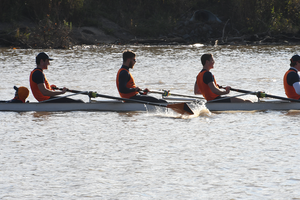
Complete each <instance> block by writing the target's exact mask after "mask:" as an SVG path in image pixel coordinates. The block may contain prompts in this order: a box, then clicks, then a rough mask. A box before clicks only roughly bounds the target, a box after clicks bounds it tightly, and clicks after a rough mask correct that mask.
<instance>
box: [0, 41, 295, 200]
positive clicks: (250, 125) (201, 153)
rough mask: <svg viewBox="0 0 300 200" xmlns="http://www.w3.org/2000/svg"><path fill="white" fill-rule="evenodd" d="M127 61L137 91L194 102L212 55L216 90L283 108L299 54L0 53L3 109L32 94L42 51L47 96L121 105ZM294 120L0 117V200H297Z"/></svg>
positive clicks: (165, 50)
mask: <svg viewBox="0 0 300 200" xmlns="http://www.w3.org/2000/svg"><path fill="white" fill-rule="evenodd" d="M125 49H131V50H133V51H135V52H136V53H137V63H136V65H135V67H134V69H133V70H131V72H132V74H133V76H134V78H135V81H136V83H137V85H138V86H139V87H141V88H149V89H152V90H159V89H168V90H171V92H174V93H183V94H193V86H194V82H195V79H196V76H197V74H198V72H199V71H200V69H201V62H200V56H201V55H202V54H203V53H208V52H209V53H213V55H214V58H215V62H216V63H215V68H214V69H213V70H212V72H213V74H214V75H215V78H216V80H217V83H218V84H220V85H224V86H226V85H230V86H232V87H235V88H239V89H245V90H251V91H258V90H262V91H265V92H268V93H271V94H274V95H278V96H284V91H283V84H282V77H283V75H284V73H285V71H286V70H287V69H288V68H289V59H290V58H291V56H292V55H293V54H295V53H299V50H300V47H299V46H216V47H213V46H210V47H207V46H202V45H191V46H112V47H108V46H107V47H91V46H83V47H77V48H74V49H71V50H52V49H45V50H23V49H1V50H0V69H1V72H0V73H1V85H0V98H1V99H2V100H9V99H12V98H13V95H14V90H13V86H14V85H16V86H26V87H28V88H29V81H28V80H29V74H30V71H31V70H32V69H33V68H34V67H35V56H36V55H37V54H38V53H39V52H40V51H45V52H47V53H48V54H49V55H50V57H53V58H54V59H55V60H53V61H51V65H50V66H49V69H48V70H47V71H45V74H46V76H47V78H48V80H49V82H50V84H55V85H57V86H58V87H63V86H66V87H68V88H69V89H75V90H84V91H85V90H91V91H97V92H98V93H102V94H107V95H111V96H118V92H117V89H116V86H115V77H116V73H117V71H118V69H119V68H120V66H121V63H122V51H123V50H125ZM231 95H237V94H236V93H232V94H231ZM74 98H81V99H83V100H85V101H86V100H87V99H86V97H85V96H75V97H74ZM242 98H250V99H253V98H255V97H253V96H243V97H242ZM28 100H29V101H31V102H34V101H35V99H34V98H33V96H32V94H30V96H29V98H28ZM254 100H255V99H254ZM299 117H300V112H296V111H293V112H292V111H289V112H288V111H265V112H220V113H210V112H209V111H207V110H205V109H202V110H200V112H199V113H198V114H197V115H195V116H191V117H181V116H178V115H176V114H168V113H162V112H159V111H158V112H155V113H130V112H128V113H117V112H53V113H51V112H25V113H16V112H0V125H1V129H0V177H1V179H0V199H30V200H31V199H300V189H299V188H300V167H299V164H300V156H299V152H300V144H299V141H300V135H299V130H300V129H299Z"/></svg>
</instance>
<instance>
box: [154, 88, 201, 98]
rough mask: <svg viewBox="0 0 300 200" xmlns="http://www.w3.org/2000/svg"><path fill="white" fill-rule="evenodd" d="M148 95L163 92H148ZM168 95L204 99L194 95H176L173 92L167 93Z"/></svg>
mask: <svg viewBox="0 0 300 200" xmlns="http://www.w3.org/2000/svg"><path fill="white" fill-rule="evenodd" d="M149 92H150V93H156V94H164V93H165V92H163V91H155V90H150V91H149ZM169 94H170V95H173V96H179V97H189V98H195V99H204V98H203V97H198V96H195V95H185V94H177V93H173V92H169Z"/></svg>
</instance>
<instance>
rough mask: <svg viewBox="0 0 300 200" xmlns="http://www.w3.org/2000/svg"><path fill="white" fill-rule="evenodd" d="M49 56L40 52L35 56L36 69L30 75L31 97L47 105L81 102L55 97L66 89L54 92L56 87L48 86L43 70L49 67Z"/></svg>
mask: <svg viewBox="0 0 300 200" xmlns="http://www.w3.org/2000/svg"><path fill="white" fill-rule="evenodd" d="M50 60H53V59H52V58H49V56H48V55H47V54H46V53H44V52H41V53H39V54H38V55H37V56H36V65H37V66H36V68H35V69H34V70H32V72H31V73H30V78H29V81H30V88H31V92H32V94H33V96H34V97H35V98H36V100H38V101H39V102H42V101H44V102H49V103H76V102H83V101H82V100H75V99H71V98H67V97H57V95H60V94H64V93H65V92H66V91H67V90H68V89H67V88H65V87H64V88H63V89H62V91H55V88H56V86H55V85H52V86H50V84H49V82H48V81H47V78H46V76H45V74H44V70H46V69H48V65H50Z"/></svg>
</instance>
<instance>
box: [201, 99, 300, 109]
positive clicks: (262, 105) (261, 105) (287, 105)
mask: <svg viewBox="0 0 300 200" xmlns="http://www.w3.org/2000/svg"><path fill="white" fill-rule="evenodd" d="M205 105H206V107H207V109H208V110H210V111H265V110H300V103H297V102H289V101H262V102H254V103H206V104H205Z"/></svg>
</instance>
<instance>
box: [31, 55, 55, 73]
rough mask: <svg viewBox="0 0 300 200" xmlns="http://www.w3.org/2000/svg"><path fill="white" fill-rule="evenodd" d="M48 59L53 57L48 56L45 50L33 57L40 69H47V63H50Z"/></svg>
mask: <svg viewBox="0 0 300 200" xmlns="http://www.w3.org/2000/svg"><path fill="white" fill-rule="evenodd" d="M50 60H53V59H52V58H49V56H48V55H47V54H46V53H45V52H41V53H39V54H38V55H37V56H36V58H35V62H36V65H37V66H38V67H39V68H41V69H47V68H48V65H50V62H49V61H50Z"/></svg>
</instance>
